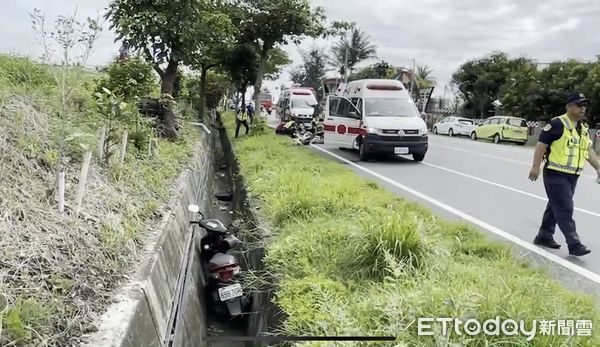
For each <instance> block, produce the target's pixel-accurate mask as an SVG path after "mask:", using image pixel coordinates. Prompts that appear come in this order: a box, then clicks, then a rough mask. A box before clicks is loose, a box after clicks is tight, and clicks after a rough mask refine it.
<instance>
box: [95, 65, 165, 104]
mask: <svg viewBox="0 0 600 347" xmlns="http://www.w3.org/2000/svg"><path fill="white" fill-rule="evenodd" d="M106 73H107V76H106V77H103V78H101V79H100V80H98V82H97V84H96V89H95V92H102V88H107V89H109V90H111V91H112V92H113V93H115V94H116V95H118V96H120V97H122V98H123V100H125V101H133V100H135V99H136V98H140V97H143V96H146V95H149V94H150V93H152V92H153V91H154V90H155V89H156V87H157V79H156V76H155V74H154V71H153V70H152V67H151V66H150V65H149V64H148V63H146V62H145V61H144V60H142V59H141V58H139V57H135V58H130V59H127V60H123V61H117V62H114V63H112V64H110V65H109V66H108V69H107V71H106Z"/></svg>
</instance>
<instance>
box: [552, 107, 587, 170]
mask: <svg viewBox="0 0 600 347" xmlns="http://www.w3.org/2000/svg"><path fill="white" fill-rule="evenodd" d="M557 118H558V119H560V120H561V122H562V123H563V126H564V131H563V134H562V136H561V137H560V138H559V139H558V140H556V141H554V142H552V144H551V145H550V155H549V156H548V162H547V164H546V167H547V168H548V169H551V170H555V171H560V172H564V173H568V174H575V175H581V173H582V171H583V167H584V166H585V162H586V160H587V159H588V156H589V152H588V151H589V149H590V147H591V145H592V142H591V141H590V134H589V128H588V127H587V125H585V124H583V123H581V136H580V135H579V134H578V133H577V129H576V124H575V123H573V122H571V120H570V119H569V117H567V115H566V114H564V115H562V116H559V117H557Z"/></svg>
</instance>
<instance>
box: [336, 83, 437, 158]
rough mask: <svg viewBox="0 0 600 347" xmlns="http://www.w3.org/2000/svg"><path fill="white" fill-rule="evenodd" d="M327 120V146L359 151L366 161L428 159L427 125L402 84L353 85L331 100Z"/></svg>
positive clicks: (350, 84)
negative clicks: (406, 156) (380, 157)
mask: <svg viewBox="0 0 600 347" xmlns="http://www.w3.org/2000/svg"><path fill="white" fill-rule="evenodd" d="M324 117H325V122H324V127H325V144H327V145H334V146H338V147H340V148H352V149H358V151H359V155H360V159H361V160H363V161H366V160H369V159H370V158H371V157H373V156H374V155H377V154H394V155H404V154H410V155H412V157H413V159H414V160H415V161H422V160H423V159H425V153H427V148H428V137H427V133H428V131H427V125H426V123H425V121H424V120H423V118H421V115H420V113H419V110H418V109H417V107H416V105H415V103H414V101H413V100H412V98H411V97H410V94H409V93H408V91H407V90H406V88H405V87H404V85H403V84H402V82H400V81H397V80H384V79H368V80H358V81H352V82H350V83H348V84H347V85H346V86H345V88H344V90H343V91H342V93H341V95H335V96H331V95H330V96H328V98H327V102H326V103H325V110H324Z"/></svg>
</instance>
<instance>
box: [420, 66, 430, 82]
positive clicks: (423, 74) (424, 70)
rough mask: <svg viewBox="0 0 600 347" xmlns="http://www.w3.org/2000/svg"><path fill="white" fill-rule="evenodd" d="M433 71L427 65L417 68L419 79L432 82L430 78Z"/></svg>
mask: <svg viewBox="0 0 600 347" xmlns="http://www.w3.org/2000/svg"><path fill="white" fill-rule="evenodd" d="M432 72H433V70H431V69H430V68H429V66H427V65H420V66H418V67H417V77H418V78H421V79H423V80H427V81H431V79H430V78H429V77H430V76H431V73H432Z"/></svg>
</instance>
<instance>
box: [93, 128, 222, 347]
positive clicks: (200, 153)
mask: <svg viewBox="0 0 600 347" xmlns="http://www.w3.org/2000/svg"><path fill="white" fill-rule="evenodd" d="M198 131H200V132H201V137H202V138H201V141H200V143H199V144H198V145H197V146H196V150H197V152H196V153H195V155H194V158H193V159H190V165H189V168H190V169H191V170H186V172H184V173H183V174H182V177H181V178H180V180H179V186H178V194H177V195H176V199H175V203H174V206H173V210H172V211H171V212H170V213H169V214H168V215H167V216H166V218H165V219H164V220H163V223H162V224H161V226H160V230H161V232H160V233H159V234H158V236H157V237H156V239H155V241H154V242H152V243H151V244H150V245H149V246H148V247H147V248H146V253H147V255H146V257H145V258H144V259H143V261H142V263H141V266H140V269H139V271H138V272H137V273H136V274H135V276H134V277H132V279H131V281H130V282H129V283H128V284H127V285H125V286H124V287H123V288H122V289H121V290H120V291H119V292H118V294H117V295H116V296H115V298H114V300H113V301H114V302H115V303H114V304H113V305H112V306H110V307H109V308H108V310H107V311H106V313H105V314H104V315H103V316H102V317H101V319H100V321H99V322H98V323H97V327H98V331H97V332H96V333H94V334H93V335H91V336H86V337H84V340H85V341H87V342H86V343H85V344H83V346H94V347H96V346H98V347H109V346H110V347H140V346H144V347H152V346H162V345H163V342H164V339H165V336H166V334H167V326H168V325H169V321H170V320H171V319H172V317H171V312H172V308H173V305H174V302H173V300H174V296H175V293H176V286H177V283H178V278H179V276H180V271H181V269H182V267H183V266H185V265H186V264H184V263H183V262H184V257H185V255H186V252H188V249H190V251H191V252H192V253H191V256H190V257H189V262H188V264H187V265H188V269H187V275H188V276H187V278H186V283H185V285H186V291H185V292H184V294H183V297H182V298H181V305H180V309H179V310H178V312H177V317H176V319H177V325H176V331H175V334H174V336H173V346H200V347H202V346H205V345H206V342H205V341H204V337H205V331H206V323H205V322H206V319H205V310H204V304H203V303H202V302H201V300H202V299H201V298H202V297H201V296H200V295H198V294H199V292H200V290H201V289H202V286H203V284H202V283H201V279H200V261H199V255H198V254H197V252H196V249H195V247H193V246H192V247H190V245H194V244H195V242H194V241H195V240H192V237H201V236H202V235H198V233H196V234H197V235H195V236H193V235H192V228H191V227H190V223H189V220H190V219H191V218H192V217H193V216H192V214H191V213H190V212H189V211H188V210H187V206H188V205H189V204H191V203H196V204H198V205H199V206H200V208H201V211H202V212H204V214H205V215H211V214H212V213H213V211H212V209H213V206H212V197H213V192H212V177H213V175H214V170H215V169H214V153H213V148H214V141H215V136H214V135H215V133H214V131H213V133H212V134H211V135H207V134H206V133H204V132H202V131H201V130H198Z"/></svg>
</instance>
